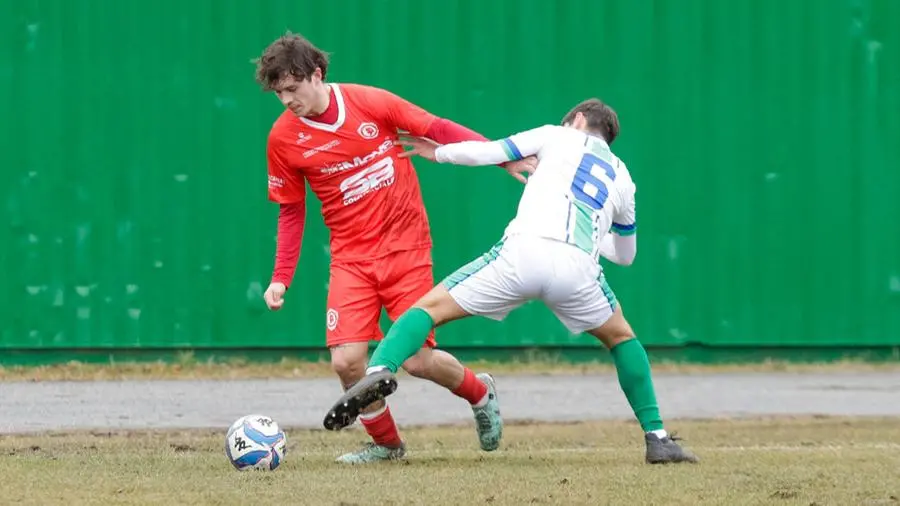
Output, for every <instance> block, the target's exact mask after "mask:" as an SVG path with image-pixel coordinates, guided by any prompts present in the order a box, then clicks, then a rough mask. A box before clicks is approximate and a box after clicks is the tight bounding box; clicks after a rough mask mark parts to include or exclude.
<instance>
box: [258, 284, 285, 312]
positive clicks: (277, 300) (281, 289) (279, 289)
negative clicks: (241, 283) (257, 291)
mask: <svg viewBox="0 0 900 506" xmlns="http://www.w3.org/2000/svg"><path fill="white" fill-rule="evenodd" d="M285 292H287V287H286V286H284V283H272V284H270V285H269V288H266V293H264V294H263V299H265V301H266V305H267V306H269V309H271V310H272V311H278V310H279V309H281V306H283V305H284V293H285Z"/></svg>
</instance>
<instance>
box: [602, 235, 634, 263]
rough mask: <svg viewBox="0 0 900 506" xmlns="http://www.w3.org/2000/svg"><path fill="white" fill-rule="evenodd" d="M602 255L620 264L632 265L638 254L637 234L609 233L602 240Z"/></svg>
mask: <svg viewBox="0 0 900 506" xmlns="http://www.w3.org/2000/svg"><path fill="white" fill-rule="evenodd" d="M600 255H602V256H603V257H604V258H606V259H607V260H609V261H610V262H613V263H616V264H619V265H631V264H632V263H633V262H634V257H635V256H636V255H637V236H636V234H631V235H626V236H621V235H618V234H614V233H611V232H610V233H608V234H606V235H605V236H603V239H601V240H600Z"/></svg>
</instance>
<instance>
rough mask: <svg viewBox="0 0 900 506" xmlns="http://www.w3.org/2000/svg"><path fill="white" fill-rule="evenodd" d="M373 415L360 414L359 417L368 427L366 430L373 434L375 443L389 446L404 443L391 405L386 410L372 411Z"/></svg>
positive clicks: (395, 446)
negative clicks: (392, 414)
mask: <svg viewBox="0 0 900 506" xmlns="http://www.w3.org/2000/svg"><path fill="white" fill-rule="evenodd" d="M372 415H374V416H372ZM372 415H360V417H359V419H360V421H362V424H363V427H365V428H366V432H368V433H369V435H370V436H372V440H373V441H375V444H377V445H381V446H387V447H388V448H397V447H399V446H400V445H401V444H403V441H402V440H401V439H400V432H399V431H398V430H397V424H396V423H394V417H393V416H391V409H390V408H389V407H387V406H385V407H384V411H381V412H376V413H372Z"/></svg>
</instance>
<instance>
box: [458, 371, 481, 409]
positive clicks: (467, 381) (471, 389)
mask: <svg viewBox="0 0 900 506" xmlns="http://www.w3.org/2000/svg"><path fill="white" fill-rule="evenodd" d="M465 369H466V372H465V374H464V375H463V380H462V383H460V384H459V386H458V387H456V390H454V391H453V393H454V394H456V395H458V396H460V397H462V398H463V399H465V400H467V401H469V404H478V403H479V402H480V401H481V399H484V396H485V395H487V385H485V384H484V383H483V382H482V381H481V380H480V379H478V378H476V377H475V373H474V372H472V370H471V369H469V368H468V367H466V368H465Z"/></svg>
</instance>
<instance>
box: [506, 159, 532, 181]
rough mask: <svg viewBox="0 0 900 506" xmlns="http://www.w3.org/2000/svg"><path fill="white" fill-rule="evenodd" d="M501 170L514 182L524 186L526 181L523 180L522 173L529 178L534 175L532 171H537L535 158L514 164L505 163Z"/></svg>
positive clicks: (517, 161)
mask: <svg viewBox="0 0 900 506" xmlns="http://www.w3.org/2000/svg"><path fill="white" fill-rule="evenodd" d="M503 169H504V170H506V172H509V175H510V176H512V177H514V178H516V181H518V182H520V183H522V184H525V183H527V182H528V180H527V179H525V176H523V175H522V173H525V174H528V175H529V176H530V175H532V174H534V171H535V170H537V157H534V156H528V157H525V158H523V159H521V160H516V161H514V162H506V163H504V164H503Z"/></svg>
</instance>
